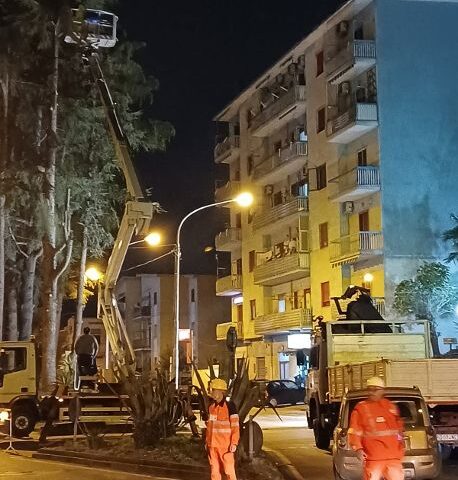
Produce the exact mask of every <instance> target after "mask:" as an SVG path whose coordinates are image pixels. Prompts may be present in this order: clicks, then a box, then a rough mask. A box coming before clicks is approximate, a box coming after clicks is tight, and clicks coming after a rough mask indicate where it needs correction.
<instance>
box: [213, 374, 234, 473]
mask: <svg viewBox="0 0 458 480" xmlns="http://www.w3.org/2000/svg"><path fill="white" fill-rule="evenodd" d="M210 388H211V396H212V398H213V402H212V403H211V404H210V406H209V409H208V419H207V421H206V424H207V435H206V442H205V443H206V448H207V453H208V460H209V462H210V470H211V480H221V478H222V475H221V474H222V473H225V474H226V476H227V479H228V480H237V477H236V475H235V455H234V454H235V451H236V450H237V445H238V443H239V439H240V427H239V416H238V413H237V409H236V407H235V405H234V403H233V402H231V401H227V400H226V398H225V396H226V392H227V383H226V381H225V380H223V379H221V378H215V379H213V380H212V381H211V383H210Z"/></svg>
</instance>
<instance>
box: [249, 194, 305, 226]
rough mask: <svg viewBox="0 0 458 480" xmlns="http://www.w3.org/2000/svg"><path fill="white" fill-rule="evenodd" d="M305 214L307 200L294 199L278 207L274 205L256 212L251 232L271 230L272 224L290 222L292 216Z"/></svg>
mask: <svg viewBox="0 0 458 480" xmlns="http://www.w3.org/2000/svg"><path fill="white" fill-rule="evenodd" d="M306 212H308V198H307V197H296V198H294V199H293V200H291V201H289V202H288V203H281V204H280V205H275V207H271V208H268V209H265V210H262V211H260V212H256V215H255V217H254V218H253V230H260V229H261V228H264V227H269V229H271V228H272V225H273V224H274V223H279V222H280V221H281V220H284V219H286V220H287V221H291V217H292V216H293V215H298V214H304V213H306ZM280 223H281V222H280Z"/></svg>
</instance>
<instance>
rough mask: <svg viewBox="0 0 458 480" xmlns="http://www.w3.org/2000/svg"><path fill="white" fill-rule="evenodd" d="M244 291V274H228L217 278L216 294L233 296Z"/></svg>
mask: <svg viewBox="0 0 458 480" xmlns="http://www.w3.org/2000/svg"><path fill="white" fill-rule="evenodd" d="M241 293H242V275H227V276H226V277H222V278H218V280H216V295H218V296H219V297H232V296H234V295H239V294H241Z"/></svg>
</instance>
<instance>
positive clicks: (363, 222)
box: [359, 210, 369, 232]
mask: <svg viewBox="0 0 458 480" xmlns="http://www.w3.org/2000/svg"><path fill="white" fill-rule="evenodd" d="M359 231H360V232H368V231H369V212H368V211H367V210H366V211H365V212H361V213H360V214H359Z"/></svg>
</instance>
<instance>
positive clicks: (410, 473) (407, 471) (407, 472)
mask: <svg viewBox="0 0 458 480" xmlns="http://www.w3.org/2000/svg"><path fill="white" fill-rule="evenodd" d="M404 478H405V479H408V478H415V471H414V469H413V468H404Z"/></svg>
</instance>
